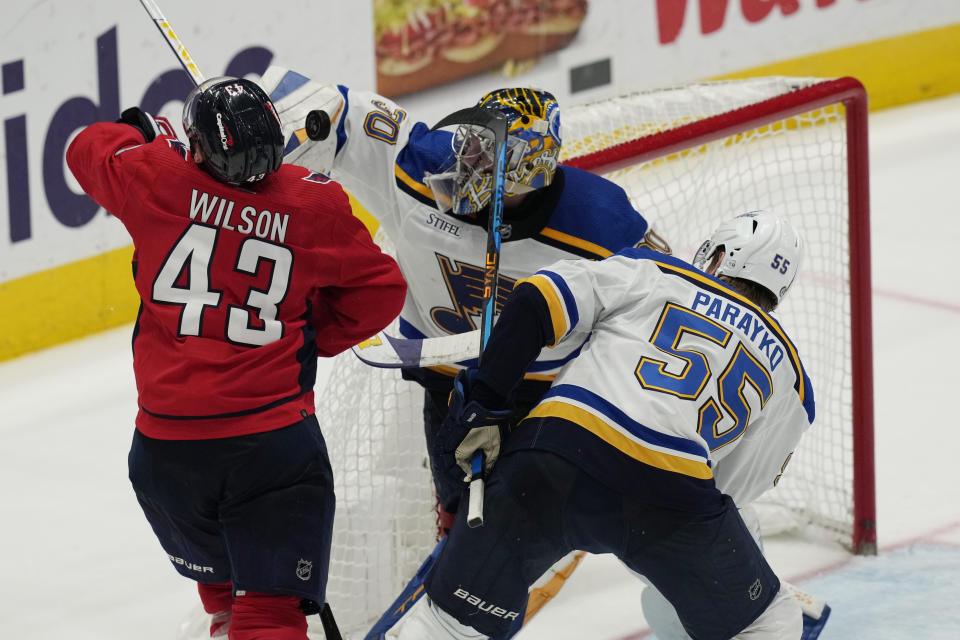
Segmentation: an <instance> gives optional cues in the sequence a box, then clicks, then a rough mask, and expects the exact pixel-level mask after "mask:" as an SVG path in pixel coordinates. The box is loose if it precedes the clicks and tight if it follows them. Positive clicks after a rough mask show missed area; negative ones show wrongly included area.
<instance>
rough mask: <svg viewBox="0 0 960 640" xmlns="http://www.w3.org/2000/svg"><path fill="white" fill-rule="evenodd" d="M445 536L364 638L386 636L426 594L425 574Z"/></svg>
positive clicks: (379, 639)
mask: <svg viewBox="0 0 960 640" xmlns="http://www.w3.org/2000/svg"><path fill="white" fill-rule="evenodd" d="M446 542H447V538H446V537H444V538H441V539H440V542H438V543H437V546H436V547H434V548H433V551H431V552H430V555H429V556H427V559H426V560H424V561H423V564H421V565H420V568H419V569H417V572H416V573H415V574H414V576H413V578H411V579H410V582H408V583H407V586H406V587H404V588H403V591H401V592H400V595H399V596H397V599H396V600H394V601H393V603H392V604H391V605H390V608H389V609H387V610H386V612H385V613H384V614H383V615H382V616H380V619H379V620H377V623H376V624H375V625H373V627H372V628H371V629H370V631H369V632H367V635H366V636H364V640H384V639H385V638H387V637H390V636H388V635H387V634H388V633H389V632H390V631H391V629H393V628H394V627H396V626H397V625H398V624H399V623H400V620H401V619H402V618H403V617H404V616H405V615H406V614H407V613H409V612H410V611H411V610H412V609H413V607H414V605H416V604H417V602H419V601H420V600H421V599H422V598H423V596H424V595H425V594H426V590H425V589H424V581H425V580H426V578H427V574H428V573H429V572H430V569H432V568H433V565H434V563H436V561H437V556H438V555H440V551H441V550H442V549H443V546H444V545H445V544H446Z"/></svg>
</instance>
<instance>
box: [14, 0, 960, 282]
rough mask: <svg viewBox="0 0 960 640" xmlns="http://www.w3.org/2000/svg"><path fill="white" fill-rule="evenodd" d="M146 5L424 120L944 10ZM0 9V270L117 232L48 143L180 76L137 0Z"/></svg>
mask: <svg viewBox="0 0 960 640" xmlns="http://www.w3.org/2000/svg"><path fill="white" fill-rule="evenodd" d="M160 4H161V9H162V10H163V12H164V14H165V15H166V16H167V17H168V18H169V19H170V21H171V24H172V25H173V27H174V28H175V30H176V31H177V33H178V35H179V36H180V38H181V39H182V41H183V42H184V44H185V45H186V47H187V48H188V49H189V51H190V54H191V55H192V57H193V58H194V59H195V60H196V61H197V62H198V64H199V65H200V67H201V70H202V71H204V72H205V73H206V74H207V75H208V76H215V75H223V74H228V75H235V76H247V77H251V78H256V77H257V76H258V75H259V74H260V73H262V72H263V71H264V70H265V69H266V68H267V66H268V65H270V64H280V65H283V66H286V67H290V68H292V69H295V70H296V71H298V72H300V73H303V74H304V75H307V76H310V77H312V78H314V79H317V80H318V81H321V82H330V83H340V84H346V85H350V86H353V87H362V88H371V89H377V90H379V91H381V92H383V93H386V94H388V95H391V96H397V100H398V101H399V102H400V103H401V104H402V105H403V106H404V108H406V109H407V110H408V111H409V112H410V114H411V116H412V117H414V118H416V119H418V120H423V121H425V122H427V123H433V122H436V121H437V120H439V119H440V118H441V117H443V116H444V115H446V114H447V113H450V112H451V111H453V110H455V109H458V108H461V107H464V106H469V105H470V104H473V103H474V102H475V101H476V100H477V99H478V98H479V97H480V96H481V95H483V94H484V93H485V92H487V91H490V90H492V89H496V88H499V87H502V86H511V85H517V86H536V87H542V88H544V89H548V90H550V91H551V92H552V93H554V94H555V95H556V96H557V98H558V99H559V100H560V103H561V105H568V104H573V103H581V102H589V101H593V100H597V99H601V98H604V97H607V96H610V95H614V94H617V93H623V92H627V91H634V90H642V89H645V88H653V87H658V86H667V85H675V84H678V83H682V82H689V81H695V80H698V79H702V78H708V77H714V76H718V75H721V74H724V73H731V72H735V71H737V70H740V69H745V68H749V67H752V66H756V65H760V64H764V63H768V62H771V61H776V60H783V59H788V58H790V57H791V56H794V57H795V56H802V55H808V54H811V53H815V52H817V51H824V50H828V49H833V48H837V47H843V46H848V45H851V44H855V43H857V42H864V41H868V40H871V39H873V40H876V39H880V38H891V37H894V36H896V35H897V34H904V33H910V32H914V31H919V30H923V29H930V28H934V27H939V26H944V25H951V24H956V23H960V3H958V2H955V1H954V0H925V2H922V3H918V2H909V1H906V0H589V1H587V0H371V1H370V2H354V1H347V0H338V1H330V2H322V3H318V2H313V1H310V0H285V1H284V2H282V3H275V4H274V5H273V6H271V7H270V10H267V9H266V7H265V6H264V4H263V3H262V2H258V1H257V2H255V1H253V0H234V1H231V2H227V1H226V0H211V1H209V2H202V3H198V2H190V1H188V0H164V1H163V2H161V3H160ZM2 5H3V6H2V8H0V14H2V17H3V20H2V24H3V25H4V26H3V27H2V30H3V36H4V39H3V47H2V50H0V120H2V122H3V125H2V126H0V154H2V155H0V159H2V165H3V166H2V167H0V283H3V282H7V281H11V280H15V279H17V278H22V277H24V276H27V275H30V274H33V273H37V272H42V271H46V270H49V269H53V268H56V267H60V266H62V265H67V264H69V263H72V262H75V261H78V260H83V259H86V258H90V257H92V256H96V255H99V254H102V253H104V252H106V251H110V250H113V249H117V248H120V247H124V246H128V245H129V238H128V237H127V235H126V232H125V230H124V229H123V227H122V225H120V224H119V223H117V221H116V220H114V219H112V218H111V216H110V215H109V214H108V213H107V212H105V211H103V210H102V209H101V208H100V207H98V206H97V205H96V203H94V202H93V201H92V200H90V199H89V198H88V197H87V196H86V195H85V194H84V193H82V191H81V190H80V188H79V186H78V185H77V184H76V182H75V181H74V179H73V177H72V175H70V172H69V171H68V170H67V168H66V165H65V162H64V152H65V150H66V147H67V145H68V144H69V142H70V140H71V139H72V137H73V136H74V135H76V132H77V131H78V130H79V129H81V128H82V127H84V126H86V125H89V124H91V123H93V122H96V121H100V120H113V119H115V118H116V117H117V116H118V114H119V113H120V111H121V110H122V109H124V108H126V107H129V106H133V105H138V106H140V107H141V108H143V109H144V110H146V111H148V112H152V113H154V114H158V115H163V116H167V117H168V118H170V120H171V121H173V122H178V121H179V120H180V109H181V105H182V100H183V97H184V96H185V95H186V94H187V92H188V91H189V89H190V88H191V86H192V85H191V81H190V80H189V78H188V76H187V75H186V74H185V73H184V72H183V71H182V70H181V69H180V67H179V65H178V63H177V60H176V58H175V57H174V56H173V54H172V53H171V51H170V50H169V49H168V48H167V46H166V44H165V42H164V41H163V40H162V38H161V37H160V34H159V33H158V32H157V30H156V29H155V27H154V25H153V24H152V23H151V21H150V20H149V18H148V17H147V16H146V14H145V12H144V11H143V9H142V8H141V6H140V4H139V2H136V1H134V0H98V1H96V2H94V1H92V0H83V1H77V2H69V3H66V2H57V3H36V2H32V1H30V0H7V1H6V2H4V3H2ZM851 25H856V29H852V28H851Z"/></svg>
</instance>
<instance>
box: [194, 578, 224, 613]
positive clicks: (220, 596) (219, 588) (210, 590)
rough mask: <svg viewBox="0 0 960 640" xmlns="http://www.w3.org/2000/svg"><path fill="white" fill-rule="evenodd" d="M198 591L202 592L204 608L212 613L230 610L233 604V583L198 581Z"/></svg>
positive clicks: (201, 600) (201, 598)
mask: <svg viewBox="0 0 960 640" xmlns="http://www.w3.org/2000/svg"><path fill="white" fill-rule="evenodd" d="M197 593H199V594H200V602H202V603H203V610H204V611H206V612H207V613H209V614H211V615H212V614H214V613H219V612H221V611H230V607H232V606H233V585H232V584H230V583H229V582H219V583H213V584H203V583H201V582H198V583H197Z"/></svg>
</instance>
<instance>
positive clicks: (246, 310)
mask: <svg viewBox="0 0 960 640" xmlns="http://www.w3.org/2000/svg"><path fill="white" fill-rule="evenodd" d="M218 232H219V229H217V228H216V227H208V226H205V225H200V224H191V225H190V226H189V227H187V230H186V231H185V232H184V233H183V235H181V236H180V238H179V239H178V240H177V243H176V244H175V245H174V247H173V249H171V251H170V253H169V254H167V258H166V260H164V262H163V266H162V267H160V271H159V272H158V273H157V277H156V278H155V279H154V281H153V289H152V296H151V299H152V301H153V302H155V303H158V304H169V305H175V306H179V307H181V310H180V322H179V326H178V328H177V335H178V336H179V337H186V336H199V335H200V334H201V332H202V330H203V317H204V311H206V309H207V308H208V307H214V308H215V307H218V306H219V305H220V301H221V299H222V297H223V291H222V290H218V289H214V288H213V287H212V285H211V282H210V272H211V265H212V264H213V256H214V253H215V252H216V249H217V234H218ZM261 261H267V262H269V263H270V264H271V271H270V284H269V286H268V287H267V289H266V290H260V289H253V288H251V289H248V291H247V295H246V301H245V302H244V305H243V306H242V307H238V306H235V305H230V308H229V311H228V313H227V322H226V327H225V335H226V339H227V341H229V342H232V343H234V344H239V345H246V346H260V345H265V344H269V343H271V342H274V341H275V340H279V339H280V338H281V337H282V336H283V323H282V322H280V321H279V320H277V305H279V304H280V302H281V301H283V299H284V297H285V296H286V295H287V289H288V288H289V286H290V272H291V269H292V268H293V252H292V251H291V250H290V249H289V248H288V247H284V246H280V245H275V244H270V243H268V242H264V241H263V240H259V239H257V238H246V239H244V240H243V241H242V242H241V243H240V249H239V251H238V254H237V257H236V263H235V266H234V267H233V270H234V271H235V272H237V273H242V274H248V275H251V276H254V275H256V274H257V271H258V269H259V266H260V263H261ZM183 275H185V276H186V279H185V280H184V279H183V278H182V277H181V276H183ZM178 282H180V283H181V284H178ZM184 282H185V284H182V283H184ZM251 314H254V315H256V317H257V318H258V319H259V320H260V322H259V324H260V326H253V325H252V324H251V322H250V319H251Z"/></svg>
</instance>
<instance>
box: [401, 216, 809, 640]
mask: <svg viewBox="0 0 960 640" xmlns="http://www.w3.org/2000/svg"><path fill="white" fill-rule="evenodd" d="M800 244H801V242H800V237H799V235H798V234H797V232H796V231H795V230H794V229H793V227H792V226H791V225H790V224H789V223H788V222H787V221H786V220H784V219H782V218H779V217H776V216H773V215H770V214H766V213H760V212H755V213H751V214H746V215H744V216H740V217H738V218H736V219H735V220H734V221H732V222H729V223H726V224H725V225H723V226H721V227H720V228H719V229H718V231H717V232H716V233H715V234H714V236H713V237H712V238H711V239H710V240H708V241H707V242H706V243H704V245H703V246H702V247H701V249H700V251H698V253H697V256H696V258H695V260H694V265H695V266H691V265H690V264H688V263H685V262H683V261H681V260H677V259H675V258H672V257H670V256H665V255H663V254H660V253H656V252H653V251H650V250H649V249H645V248H641V249H626V250H624V251H621V252H619V253H618V254H616V255H614V256H612V257H610V258H607V259H605V260H603V261H599V262H588V261H563V262H558V263H556V264H554V265H552V266H550V267H548V268H546V269H542V270H540V271H538V272H537V273H536V274H535V275H534V276H532V277H530V278H528V279H526V280H524V281H523V282H521V283H520V284H518V285H517V287H516V288H515V290H514V292H513V294H512V296H511V298H510V300H509V302H508V304H507V305H506V306H505V308H504V311H503V315H502V317H501V318H500V321H499V323H498V324H497V325H496V326H495V328H494V330H493V333H492V335H491V338H490V341H489V343H488V345H487V348H486V350H485V351H484V354H483V359H482V365H481V366H480V368H479V369H468V370H465V371H463V372H461V373H460V374H458V376H457V379H456V382H455V385H454V393H453V395H452V397H451V403H450V413H449V416H448V418H447V420H446V421H445V425H444V426H445V430H444V432H443V441H442V445H443V448H444V449H445V450H446V451H447V452H448V455H447V459H446V462H447V470H448V473H449V475H450V476H451V477H459V478H462V477H463V475H464V472H465V471H466V472H467V474H468V475H469V471H468V470H469V469H470V466H469V461H470V459H471V457H472V454H473V453H474V452H475V451H476V450H478V449H481V448H482V449H483V450H484V451H485V453H486V460H487V464H488V465H491V466H492V465H494V463H495V464H496V466H495V468H493V470H492V473H491V474H490V475H489V476H488V480H487V488H486V506H485V509H486V513H487V517H486V520H485V524H484V526H483V527H481V528H476V529H473V528H470V527H468V526H467V524H466V521H465V516H464V514H459V515H458V517H457V520H456V523H455V525H454V528H453V530H452V531H451V533H450V536H449V537H448V539H447V542H446V545H445V547H444V548H443V549H442V550H441V551H440V554H439V556H438V558H437V560H436V563H435V564H434V566H433V568H432V570H431V571H430V573H429V575H428V576H427V577H426V581H425V584H426V591H427V597H424V598H421V599H420V600H419V601H418V602H417V604H416V605H415V606H414V607H413V608H412V609H411V611H410V613H409V614H408V615H407V616H405V617H404V618H403V619H401V621H400V623H399V624H397V625H396V626H394V627H393V628H392V629H391V630H390V631H389V632H388V633H387V637H389V638H399V639H401V640H413V639H416V640H439V639H443V638H457V639H460V640H465V639H473V638H483V637H492V638H502V637H505V636H506V635H507V634H508V633H509V628H510V625H511V621H512V620H514V619H516V618H517V616H518V615H520V614H519V612H521V611H522V610H523V606H524V602H525V600H526V596H527V587H528V585H529V584H530V583H531V582H532V581H533V580H535V579H536V578H537V577H538V576H539V575H540V574H541V573H542V572H543V571H544V569H546V567H548V566H550V564H551V563H553V562H554V561H555V560H556V559H557V558H559V557H561V556H562V555H563V554H565V553H567V552H568V551H569V550H570V549H571V548H575V549H585V550H588V551H591V552H595V553H613V554H615V555H617V556H618V557H619V558H620V559H621V560H622V561H623V562H624V563H625V564H626V565H627V566H628V567H630V568H631V569H632V570H633V571H635V572H637V573H639V574H642V575H644V576H646V578H647V579H648V580H649V581H650V582H651V583H652V584H654V585H656V587H657V589H658V590H659V591H660V592H661V593H662V594H663V595H664V596H665V597H666V599H667V600H668V601H669V602H670V603H671V604H672V605H673V606H674V607H675V608H676V611H677V613H678V614H679V617H680V619H681V621H682V624H683V627H684V629H685V631H686V633H688V634H689V636H690V637H691V638H693V639H694V640H703V639H708V640H712V639H717V640H720V639H727V638H733V637H736V638H750V639H751V640H753V639H759V638H771V639H772V638H776V639H778V640H779V639H787V638H794V639H796V638H800V637H801V611H800V606H799V604H798V603H797V602H796V600H795V599H794V598H793V597H791V596H790V595H789V594H787V593H786V592H785V590H781V589H780V583H779V581H778V579H777V577H776V576H775V575H774V573H773V571H772V570H771V569H770V567H769V565H768V564H767V563H766V561H765V559H764V558H763V555H762V553H761V551H760V549H759V548H758V546H757V544H756V543H755V542H754V540H753V538H752V537H751V535H750V533H749V531H748V530H747V528H746V526H745V525H744V523H743V521H742V519H741V518H740V516H739V514H738V511H737V508H736V506H735V503H734V499H736V500H740V501H743V502H744V503H748V502H750V501H752V500H754V499H755V498H757V497H758V496H759V495H760V494H762V493H763V492H764V491H766V490H768V489H770V488H771V487H773V486H774V485H776V484H777V482H778V481H779V479H780V477H781V475H782V474H783V473H784V467H785V466H786V463H787V461H788V460H789V457H790V455H791V454H792V452H793V450H794V448H795V447H796V446H797V444H798V442H799V441H800V438H801V436H802V434H803V433H804V432H805V430H806V429H807V428H808V427H809V425H810V424H811V423H812V421H813V418H814V398H813V391H812V388H811V385H810V380H809V378H808V377H807V375H806V373H805V371H804V367H803V363H802V362H801V360H800V357H799V355H798V352H797V349H796V348H795V347H794V345H793V343H792V342H791V341H790V339H789V337H788V335H787V333H786V332H785V331H784V329H783V328H782V327H781V326H780V325H779V323H778V322H777V321H776V320H775V319H774V318H773V317H772V316H771V315H770V313H769V312H770V311H771V310H772V309H773V307H775V306H776V305H777V304H778V303H779V302H780V301H781V300H782V299H783V297H784V296H785V295H786V293H787V291H788V290H789V288H790V285H791V284H792V283H793V281H794V278H795V277H796V273H797V269H798V267H799V266H800V254H801V247H800ZM585 337H588V338H589V340H588V341H587V342H586V344H585V346H583V348H582V349H581V350H580V352H579V354H578V355H577V356H576V357H575V359H573V360H571V361H570V362H569V363H567V364H566V365H565V366H564V367H563V369H562V371H561V372H560V374H559V375H558V376H557V378H556V380H555V381H554V382H553V385H552V387H551V389H550V391H549V392H548V393H547V394H546V395H545V397H544V398H543V400H542V401H541V402H540V403H539V404H538V405H537V406H536V407H535V408H534V409H533V410H532V411H531V412H530V413H529V415H527V416H526V418H525V419H524V420H523V421H522V422H520V424H519V425H517V427H516V428H514V429H513V430H512V431H511V432H510V433H506V432H505V431H504V430H503V429H502V425H503V424H505V423H506V422H507V421H508V419H509V418H508V416H509V409H510V407H511V399H512V396H513V393H514V391H515V388H516V385H517V382H518V381H519V380H520V379H521V378H522V376H523V372H524V371H525V370H526V368H527V366H528V365H529V364H530V363H531V362H533V361H534V360H535V358H536V356H537V354H538V353H539V351H540V349H541V348H542V347H544V346H547V347H548V348H549V347H553V348H555V347H556V346H560V345H563V343H564V342H565V341H568V340H573V341H574V342H575V343H578V344H580V343H581V342H582V340H583V339H584V338H585ZM501 442H502V446H501ZM719 486H722V487H724V493H722V492H721V491H720V490H719V489H718V487H719ZM731 496H733V497H731Z"/></svg>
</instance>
